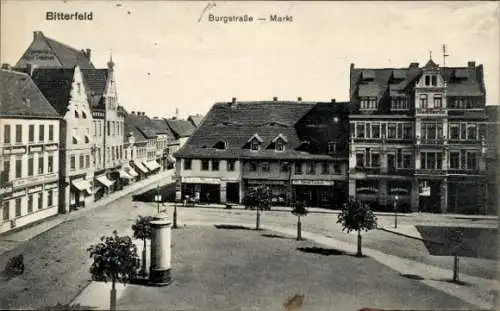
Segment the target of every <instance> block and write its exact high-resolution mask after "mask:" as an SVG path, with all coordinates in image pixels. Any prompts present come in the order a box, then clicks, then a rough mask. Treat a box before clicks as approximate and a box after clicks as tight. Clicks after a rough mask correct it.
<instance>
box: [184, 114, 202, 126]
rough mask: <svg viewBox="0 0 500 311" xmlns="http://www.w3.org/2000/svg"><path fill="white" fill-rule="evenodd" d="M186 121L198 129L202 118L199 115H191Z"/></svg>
mask: <svg viewBox="0 0 500 311" xmlns="http://www.w3.org/2000/svg"><path fill="white" fill-rule="evenodd" d="M187 120H188V121H189V122H191V124H192V125H193V126H194V127H198V126H200V124H201V122H202V121H203V116H202V115H201V114H195V115H191V116H189V117H188V118H187Z"/></svg>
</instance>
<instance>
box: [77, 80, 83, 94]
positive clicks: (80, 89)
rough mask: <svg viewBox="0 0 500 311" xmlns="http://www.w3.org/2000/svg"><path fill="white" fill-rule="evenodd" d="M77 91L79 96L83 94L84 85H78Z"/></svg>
mask: <svg viewBox="0 0 500 311" xmlns="http://www.w3.org/2000/svg"><path fill="white" fill-rule="evenodd" d="M76 90H77V92H78V95H80V94H81V93H82V85H81V84H80V82H78V83H77V84H76Z"/></svg>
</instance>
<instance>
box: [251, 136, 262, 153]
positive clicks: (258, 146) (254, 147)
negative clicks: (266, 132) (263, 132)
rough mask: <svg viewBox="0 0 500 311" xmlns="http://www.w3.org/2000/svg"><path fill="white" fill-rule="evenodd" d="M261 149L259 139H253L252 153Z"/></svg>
mask: <svg viewBox="0 0 500 311" xmlns="http://www.w3.org/2000/svg"><path fill="white" fill-rule="evenodd" d="M259 149H260V143H259V141H258V140H257V139H253V140H252V141H251V142H250V150H252V151H259Z"/></svg>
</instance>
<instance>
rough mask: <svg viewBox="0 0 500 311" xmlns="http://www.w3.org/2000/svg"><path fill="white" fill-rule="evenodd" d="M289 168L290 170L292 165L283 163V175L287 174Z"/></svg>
mask: <svg viewBox="0 0 500 311" xmlns="http://www.w3.org/2000/svg"><path fill="white" fill-rule="evenodd" d="M289 168H290V164H289V163H288V162H285V163H281V172H282V173H287V172H288V169H289Z"/></svg>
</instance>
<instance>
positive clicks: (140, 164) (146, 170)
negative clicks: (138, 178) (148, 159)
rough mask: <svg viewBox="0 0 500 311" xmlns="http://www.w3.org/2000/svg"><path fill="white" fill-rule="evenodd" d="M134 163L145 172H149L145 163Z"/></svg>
mask: <svg viewBox="0 0 500 311" xmlns="http://www.w3.org/2000/svg"><path fill="white" fill-rule="evenodd" d="M134 165H135V167H137V168H138V169H139V170H140V171H141V172H143V173H147V172H149V170H148V169H147V168H146V167H145V166H144V165H142V163H141V162H134Z"/></svg>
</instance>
